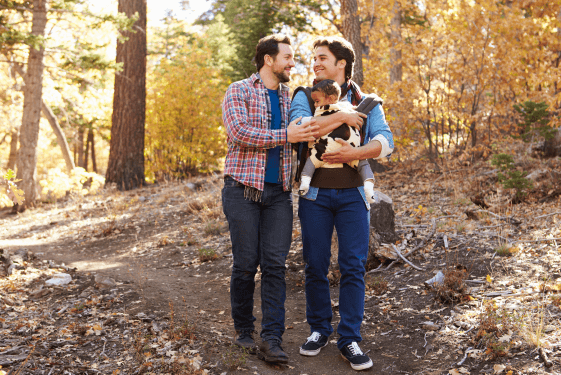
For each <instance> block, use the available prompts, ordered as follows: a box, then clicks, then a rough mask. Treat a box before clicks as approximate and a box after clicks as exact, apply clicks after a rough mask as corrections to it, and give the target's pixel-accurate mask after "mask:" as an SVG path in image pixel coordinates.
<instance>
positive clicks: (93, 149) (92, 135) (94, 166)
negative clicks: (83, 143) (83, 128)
mask: <svg viewBox="0 0 561 375" xmlns="http://www.w3.org/2000/svg"><path fill="white" fill-rule="evenodd" d="M88 142H89V143H90V144H91V146H92V169H93V171H94V172H95V173H97V164H96V161H95V143H94V132H93V129H90V131H89V132H88Z"/></svg>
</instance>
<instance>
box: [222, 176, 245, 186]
mask: <svg viewBox="0 0 561 375" xmlns="http://www.w3.org/2000/svg"><path fill="white" fill-rule="evenodd" d="M240 186H244V185H243V184H242V183H241V182H238V181H236V180H234V179H233V178H232V177H230V176H224V187H225V188H229V187H240Z"/></svg>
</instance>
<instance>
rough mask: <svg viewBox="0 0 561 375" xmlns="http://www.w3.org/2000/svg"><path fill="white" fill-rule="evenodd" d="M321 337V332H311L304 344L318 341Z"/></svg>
mask: <svg viewBox="0 0 561 375" xmlns="http://www.w3.org/2000/svg"><path fill="white" fill-rule="evenodd" d="M320 337H321V334H320V333H319V332H314V333H312V335H311V336H310V337H308V339H307V340H306V344H307V343H309V342H312V341H313V342H318V341H319V338H320Z"/></svg>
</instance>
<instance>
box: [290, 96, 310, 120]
mask: <svg viewBox="0 0 561 375" xmlns="http://www.w3.org/2000/svg"><path fill="white" fill-rule="evenodd" d="M313 115H314V114H313V113H312V111H311V110H310V104H309V103H308V98H307V97H306V94H305V93H304V92H303V91H299V92H297V93H296V95H295V96H294V99H292V104H291V105H290V122H292V121H294V120H296V119H297V118H298V117H312V116H313Z"/></svg>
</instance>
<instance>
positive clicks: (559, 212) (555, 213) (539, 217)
mask: <svg viewBox="0 0 561 375" xmlns="http://www.w3.org/2000/svg"><path fill="white" fill-rule="evenodd" d="M559 214H561V211H557V212H554V213H552V214H547V215H542V216H538V217H535V218H534V220H536V219H541V218H542V217H548V216H553V215H559Z"/></svg>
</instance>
